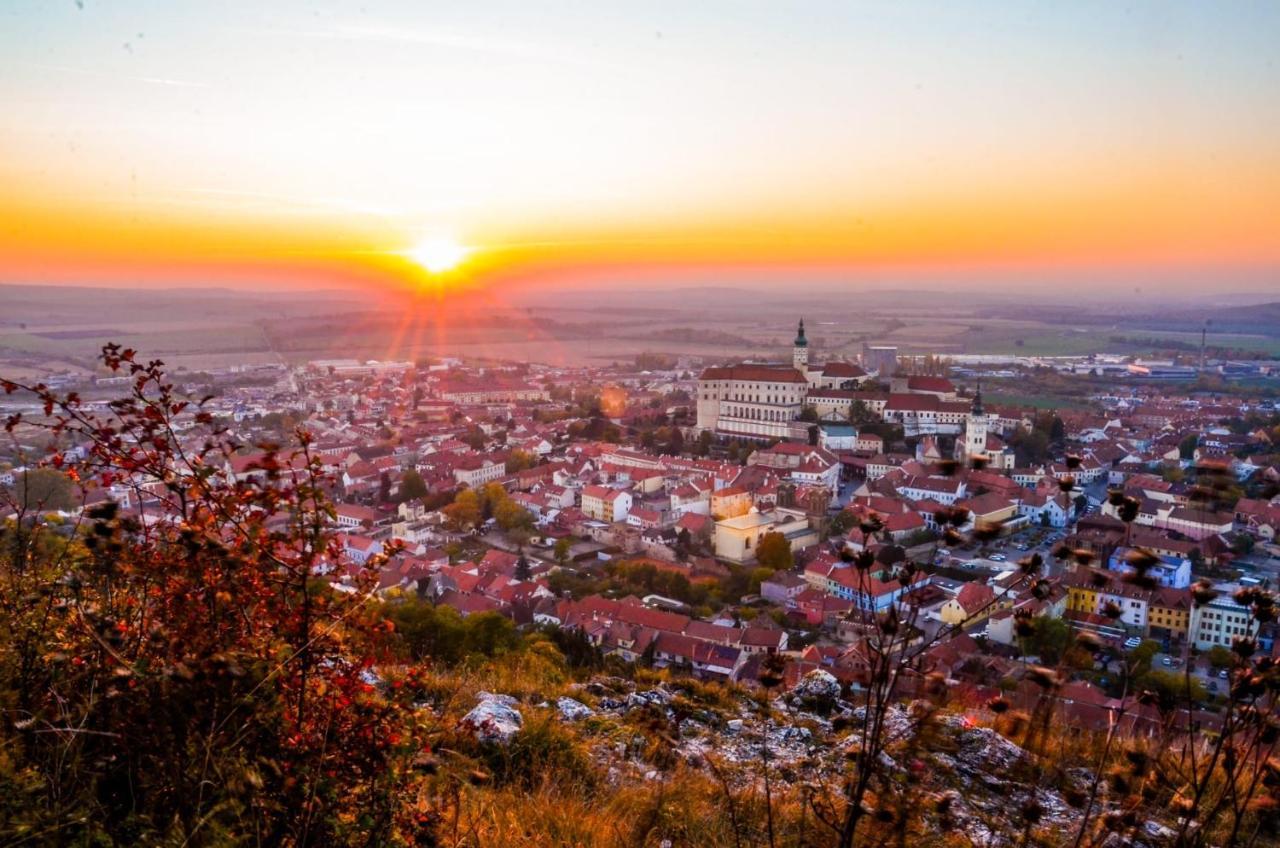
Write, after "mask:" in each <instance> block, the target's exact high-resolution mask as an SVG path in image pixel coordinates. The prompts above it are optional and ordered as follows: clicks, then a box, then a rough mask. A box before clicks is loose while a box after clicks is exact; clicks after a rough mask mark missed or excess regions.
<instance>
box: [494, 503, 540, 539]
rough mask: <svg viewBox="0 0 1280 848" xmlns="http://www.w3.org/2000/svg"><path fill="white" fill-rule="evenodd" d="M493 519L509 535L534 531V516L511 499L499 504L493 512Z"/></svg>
mask: <svg viewBox="0 0 1280 848" xmlns="http://www.w3.org/2000/svg"><path fill="white" fill-rule="evenodd" d="M493 518H494V520H495V521H497V522H498V526H499V527H501V528H502V529H503V530H504V531H506V532H508V533H510V532H511V531H513V530H532V529H533V514H532V513H530V512H529V510H527V509H525V508H524V507H522V506H520V504H518V503H516V502H515V501H513V500H511V499H510V498H503V499H502V500H501V501H499V502H498V505H497V506H496V507H495V508H494V510H493Z"/></svg>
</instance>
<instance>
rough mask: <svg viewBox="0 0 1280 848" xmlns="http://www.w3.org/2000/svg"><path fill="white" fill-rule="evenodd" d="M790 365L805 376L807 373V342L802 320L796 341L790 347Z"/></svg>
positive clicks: (801, 320)
mask: <svg viewBox="0 0 1280 848" xmlns="http://www.w3.org/2000/svg"><path fill="white" fill-rule="evenodd" d="M791 364H792V365H794V366H795V367H796V369H797V370H799V371H800V373H801V374H807V373H808V371H809V340H808V339H806V338H805V337H804V319H803V318H801V319H800V328H799V329H798V330H797V331H796V340H795V343H794V344H793V345H792V347H791Z"/></svg>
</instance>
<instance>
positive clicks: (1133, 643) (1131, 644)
mask: <svg viewBox="0 0 1280 848" xmlns="http://www.w3.org/2000/svg"><path fill="white" fill-rule="evenodd" d="M1141 644H1142V640H1141V639H1139V638H1138V637H1137V636H1130V637H1129V638H1128V639H1125V640H1124V649H1125V650H1126V651H1132V650H1133V649H1134V648H1136V647H1138V646H1139V645H1141Z"/></svg>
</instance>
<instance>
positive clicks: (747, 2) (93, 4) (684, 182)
mask: <svg viewBox="0 0 1280 848" xmlns="http://www.w3.org/2000/svg"><path fill="white" fill-rule="evenodd" d="M1277 44H1280V4H1276V3H1271V2H1256V3H1250V2H1233V3H1178V2H1154V3H1146V2H1128V3H1116V2H1114V0H1108V2H1070V3H1056V2H1025V3H1024V2H1018V3H1003V2H1002V3H981V2H966V3H954V2H937V3H918V2H894V3H883V2H850V0H839V2H821V0H812V1H811V2H805V3H778V2H752V0H732V2H712V0H705V2H699V3H688V2H671V3H667V2H643V3H632V2H605V0H594V1H593V2H563V3H561V2H541V0H519V2H511V3H501V2H484V0H468V2H465V3H460V2H455V3H435V2H430V0H402V1H401V2H378V1H377V0H364V2H350V3H346V2H319V0H312V2H300V1H299V0H272V2H270V3H264V2H260V0H256V1H255V2H239V1H238V0H219V2H216V3H185V2H172V0H156V2H144V0H112V2H106V0H65V2H64V0H7V2H5V3H4V4H2V5H0V104H2V106H3V108H0V186H4V188H3V190H0V282H9V283H49V284H59V283H61V284H68V283H70V284H90V285H164V286H180V285H229V286H255V287H256V286H279V287H301V288H321V287H333V286H358V287H365V288H368V289H369V290H370V291H377V290H379V289H397V288H407V289H409V290H417V289H425V290H431V291H434V292H436V293H440V292H446V293H447V292H449V291H452V290H455V289H463V288H475V287H480V288H484V287H493V288H503V287H507V288H515V289H520V288H529V289H536V288H545V287H558V286H575V285H587V284H592V285H596V284H600V283H601V282H602V281H603V282H605V283H607V284H626V283H636V282H643V283H644V284H646V285H659V286H661V285H670V286H679V285H682V284H689V283H690V282H691V281H696V282H697V284H699V285H706V284H709V283H710V284H716V283H724V284H726V285H732V284H736V283H740V282H741V281H743V280H763V281H772V282H771V283H770V284H774V285H776V284H778V283H779V282H785V283H787V284H803V283H806V282H808V283H809V284H811V285H813V286H815V287H818V288H822V287H829V288H837V289H838V288H841V287H848V288H855V287H857V286H858V285H871V284H878V283H883V284H892V285H901V284H903V283H904V281H905V282H906V283H907V284H911V283H912V282H915V281H921V282H923V283H927V284H929V285H931V286H937V285H939V284H943V285H947V284H950V285H953V286H956V287H975V288H981V287H997V288H999V287H1004V288H1009V289H1011V290H1016V291H1024V292H1027V293H1034V292H1043V291H1062V290H1063V287H1064V286H1072V287H1075V288H1077V289H1078V290H1081V291H1084V290H1091V289H1092V290H1103V289H1106V288H1109V287H1113V286H1115V285H1117V284H1118V283H1122V284H1123V285H1125V286H1129V285H1132V286H1134V287H1136V288H1142V289H1144V290H1148V291H1151V290H1168V291H1196V290H1219V289H1220V290H1223V291H1226V290H1231V291H1258V292H1266V291H1277V290H1280V51H1278V50H1277V49H1276V45H1277ZM424 246H425V248H424ZM441 246H443V247H444V248H446V249H445V251H444V252H445V253H446V254H452V255H453V258H454V259H456V258H458V257H465V258H463V259H462V261H461V263H460V264H459V265H458V267H456V268H453V269H450V270H438V271H435V272H433V271H431V270H428V269H427V268H426V267H424V264H425V265H431V264H433V263H432V262H431V261H429V260H427V261H425V262H424V259H423V257H424V255H426V256H431V255H436V254H439V253H440V249H441ZM457 247H461V248H462V249H461V250H456V249H455V248H457ZM424 250H425V253H424ZM434 264H437V265H438V264H441V263H434ZM445 264H451V263H445Z"/></svg>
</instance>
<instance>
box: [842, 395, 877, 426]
mask: <svg viewBox="0 0 1280 848" xmlns="http://www.w3.org/2000/svg"><path fill="white" fill-rule="evenodd" d="M849 423H850V424H852V425H853V426H855V427H865V426H867V425H868V424H879V423H881V422H880V416H879V415H876V414H875V412H873V411H872V409H871V407H869V406H867V404H866V402H865V401H861V400H855V401H854V402H853V403H851V404H849Z"/></svg>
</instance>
